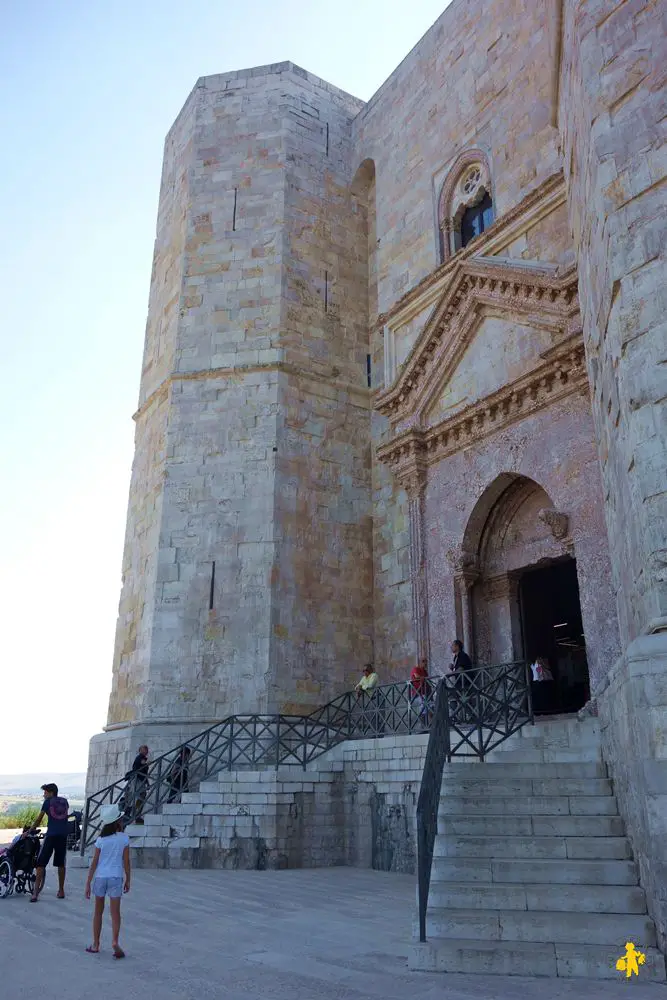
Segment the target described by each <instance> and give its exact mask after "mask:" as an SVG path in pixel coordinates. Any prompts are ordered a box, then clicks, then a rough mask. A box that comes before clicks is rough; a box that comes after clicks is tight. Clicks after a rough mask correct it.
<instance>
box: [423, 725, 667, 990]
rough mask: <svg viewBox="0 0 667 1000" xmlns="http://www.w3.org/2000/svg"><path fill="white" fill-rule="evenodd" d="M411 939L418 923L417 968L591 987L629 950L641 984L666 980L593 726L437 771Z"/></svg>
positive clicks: (534, 738) (541, 735)
mask: <svg viewBox="0 0 667 1000" xmlns="http://www.w3.org/2000/svg"><path fill="white" fill-rule="evenodd" d="M576 755H579V760H578V761H576V760H574V759H573V758H574V757H575V756H576ZM418 937H419V933H418V921H417V922H416V923H415V925H414V927H413V938H414V943H413V945H412V947H411V949H410V954H409V964H410V967H411V968H413V969H416V970H417V969H421V970H429V971H436V970H439V971H443V972H450V973H451V972H462V971H464V970H465V969H468V970H471V971H475V972H480V973H495V974H498V975H508V974H518V975H528V974H533V975H541V976H552V977H553V976H555V977H587V978H594V979H615V978H617V977H618V975H619V973H618V971H617V970H616V960H617V959H618V958H619V957H620V956H621V955H622V954H623V951H624V947H625V942H626V941H633V942H634V943H635V944H636V945H637V947H638V948H639V949H640V950H641V951H642V952H643V953H644V955H645V959H646V961H645V964H644V965H643V966H642V968H641V976H642V978H643V979H646V980H648V979H652V980H656V981H660V982H663V981H664V980H665V961H664V957H663V955H662V954H661V953H660V952H659V951H658V950H657V948H656V934H655V927H654V924H653V921H652V920H651V918H650V917H649V916H648V913H647V908H646V899H645V895H644V891H643V889H642V888H641V886H640V885H639V874H638V869H637V865H636V864H635V862H634V860H633V857H632V849H631V845H630V842H629V841H628V839H627V837H626V836H625V828H624V824H623V821H622V818H621V817H620V816H619V814H618V807H617V804H616V799H615V797H614V794H613V787H612V783H611V781H610V780H609V778H608V777H607V770H606V766H605V764H604V762H603V760H602V756H601V752H600V743H599V730H598V726H597V722H596V721H595V720H592V719H591V720H582V721H579V720H576V719H562V720H555V721H552V722H542V723H540V724H539V725H536V726H530V727H525V728H524V730H523V731H522V732H521V734H520V735H519V734H517V736H516V737H514V738H513V740H512V741H508V743H507V744H506V745H505V747H504V748H503V749H499V750H498V751H497V752H496V753H494V754H493V755H492V758H491V762H489V763H487V764H486V765H484V766H479V765H456V766H453V765H448V766H446V768H445V774H444V776H443V783H442V791H441V798H440V807H439V813H438V834H437V837H436V843H435V848H434V857H433V866H432V872H431V885H430V892H429V904H428V913H427V939H428V940H427V942H426V943H419V942H418Z"/></svg>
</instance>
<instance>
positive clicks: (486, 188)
mask: <svg viewBox="0 0 667 1000" xmlns="http://www.w3.org/2000/svg"><path fill="white" fill-rule="evenodd" d="M493 219H494V208H493V195H492V191H491V171H490V169H489V163H488V160H487V158H486V156H485V154H484V153H483V152H482V150H480V149H469V150H466V151H465V152H464V153H462V154H461V156H459V158H458V159H457V160H456V161H455V163H454V164H453V165H452V168H451V170H450V171H449V174H448V176H447V179H446V180H445V183H444V184H443V187H442V191H441V193H440V201H439V205H438V223H439V226H440V250H441V260H442V261H445V260H447V259H448V258H449V257H451V256H452V254H454V253H456V251H457V250H460V249H461V248H462V247H464V246H466V245H467V244H468V243H469V242H470V241H471V240H472V239H474V238H475V237H476V236H479V235H480V234H481V233H483V232H484V231H485V230H486V229H488V228H489V226H490V225H491V224H492V222H493Z"/></svg>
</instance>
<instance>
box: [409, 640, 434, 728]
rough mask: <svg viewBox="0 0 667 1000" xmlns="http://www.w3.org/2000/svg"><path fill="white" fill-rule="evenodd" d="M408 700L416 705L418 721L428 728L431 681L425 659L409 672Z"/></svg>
mask: <svg viewBox="0 0 667 1000" xmlns="http://www.w3.org/2000/svg"><path fill="white" fill-rule="evenodd" d="M410 700H411V701H412V702H413V703H414V704H415V705H417V707H418V710H419V717H420V719H421V720H422V722H423V723H424V725H425V726H428V725H429V723H430V721H431V681H430V680H429V676H428V660H427V659H426V657H422V659H421V660H420V661H419V663H418V664H417V666H416V667H413V668H412V670H411V672H410Z"/></svg>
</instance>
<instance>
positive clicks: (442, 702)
mask: <svg viewBox="0 0 667 1000" xmlns="http://www.w3.org/2000/svg"><path fill="white" fill-rule="evenodd" d="M530 679H531V674H530V667H529V666H528V664H527V663H524V662H523V661H517V662H514V663H501V664H498V665H497V666H485V667H477V668H474V669H470V670H466V671H465V672H460V673H454V674H448V675H447V676H445V677H443V678H442V679H441V680H440V682H439V684H438V687H437V691H436V695H435V708H434V713H433V719H432V722H431V731H430V735H429V738H428V746H427V749H426V759H425V761H424V770H423V773H422V781H421V787H420V790H419V798H418V800H417V889H418V897H419V940H420V941H421V942H424V941H426V912H427V909H428V894H429V887H430V884H431V868H432V865H433V849H434V846H435V838H436V834H437V831H438V810H439V808H440V790H441V787H442V776H443V772H444V768H445V763H449V762H450V761H451V759H452V757H454V756H458V757H476V758H478V759H479V760H482V761H483V760H484V758H485V756H486V755H487V754H488V753H489V752H490V751H491V750H493V749H495V747H497V746H499V744H501V743H503V742H504V741H505V740H506V739H508V738H509V737H510V736H512V735H513V733H516V732H517V731H518V730H519V729H520V728H521V727H522V726H524V725H525V724H526V723H527V722H531V723H532V722H534V715H533V701H532V696H531V687H530Z"/></svg>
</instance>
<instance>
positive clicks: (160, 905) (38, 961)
mask: <svg viewBox="0 0 667 1000" xmlns="http://www.w3.org/2000/svg"><path fill="white" fill-rule="evenodd" d="M84 881H85V871H83V870H81V869H78V870H77V869H73V870H71V871H70V872H69V875H68V889H69V895H68V898H67V899H66V900H64V901H60V900H57V899H56V898H55V878H54V874H53V873H52V871H51V870H49V876H48V880H47V887H46V890H45V893H44V894H43V895H42V897H41V899H40V902H39V903H38V904H37V905H34V906H33V905H31V904H30V903H29V902H28V899H27V898H26V897H16V896H13V897H11V898H10V899H4V900H0V967H1V969H2V989H1V990H0V993H1V995H2V996H3V997H8V998H10V997H11V998H14V997H20V998H21V1000H33V998H34V1000H51V998H53V1000H56V998H57V1000H60V998H62V997H67V1000H84V998H85V1000H89V998H90V997H91V996H92V997H99V998H100V1000H111V998H113V997H116V996H122V997H123V998H124V1000H135V998H136V1000H194V998H195V997H196V998H197V1000H200V998H201V1000H207V998H212V997H215V998H217V1000H260V998H261V1000H273V998H276V1000H278V998H280V1000H288V998H289V1000H318V998H327V1000H414V998H415V997H418V998H419V1000H432V998H436V997H437V998H442V997H443V996H444V997H446V998H447V1000H473V998H474V1000H510V998H511V1000H519V998H521V1000H565V998H572V1000H573V998H575V997H584V996H585V997H586V1000H602V998H604V1000H614V998H616V997H619V998H620V997H622V996H627V995H628V994H627V990H628V988H629V987H628V984H627V983H626V982H625V981H624V980H622V981H619V982H618V983H616V982H607V983H591V982H589V981H585V982H584V981H582V980H572V981H566V980H545V979H525V978H515V977H508V978H498V977H489V976H484V977H482V976H462V975H457V976H454V975H453V976H436V975H430V974H424V973H410V972H409V971H408V969H407V967H406V953H407V947H406V946H407V941H408V935H409V925H410V915H411V911H412V905H413V900H414V879H413V878H412V877H411V876H405V875H393V874H388V873H385V872H373V871H367V870H359V869H351V868H327V869H316V870H312V869H310V870H303V869H302V870H293V871H282V872H255V871H230V872H224V871H136V872H135V873H134V878H133V886H132V892H131V893H130V895H129V896H127V897H125V899H124V901H123V920H124V925H123V934H122V938H121V940H122V942H123V944H124V946H125V948H126V950H127V953H128V957H127V959H126V960H125V961H121V962H117V961H114V960H113V959H112V957H111V954H110V948H109V942H110V936H109V935H110V930H109V926H108V924H107V925H106V926H105V929H104V932H103V934H104V937H103V948H104V951H103V952H102V953H100V954H99V955H97V956H94V955H87V954H86V953H85V951H84V948H85V946H86V945H87V944H88V943H89V940H90V916H91V905H92V904H90V903H87V902H86V900H85V899H84V898H83V886H84ZM632 996H633V997H634V998H635V1000H637V998H646V1000H660V998H667V990H665V988H664V987H663V986H660V985H656V984H652V983H644V984H642V983H641V982H637V981H635V982H634V983H633V989H632Z"/></svg>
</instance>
